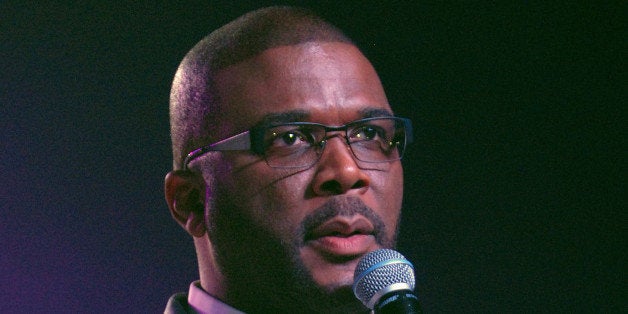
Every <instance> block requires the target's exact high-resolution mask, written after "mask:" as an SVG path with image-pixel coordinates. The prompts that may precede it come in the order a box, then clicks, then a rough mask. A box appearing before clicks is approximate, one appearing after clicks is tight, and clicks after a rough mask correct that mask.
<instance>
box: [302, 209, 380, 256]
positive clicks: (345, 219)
mask: <svg viewBox="0 0 628 314" xmlns="http://www.w3.org/2000/svg"><path fill="white" fill-rule="evenodd" d="M374 232H375V228H374V226H373V224H372V223H371V222H370V221H369V220H368V219H366V218H365V217H363V216H361V215H354V216H336V217H334V218H332V219H330V220H328V221H326V222H325V223H323V224H321V225H320V226H317V227H316V228H314V229H313V230H311V232H309V233H308V234H306V235H305V244H306V245H308V246H311V247H312V248H313V249H314V250H316V251H317V252H319V254H321V255H322V256H323V257H325V258H326V259H328V260H330V261H333V262H345V261H349V260H352V259H355V258H357V257H360V256H362V255H364V254H366V253H367V252H369V251H370V250H373V249H374V247H376V246H377V242H376V239H375V235H374Z"/></svg>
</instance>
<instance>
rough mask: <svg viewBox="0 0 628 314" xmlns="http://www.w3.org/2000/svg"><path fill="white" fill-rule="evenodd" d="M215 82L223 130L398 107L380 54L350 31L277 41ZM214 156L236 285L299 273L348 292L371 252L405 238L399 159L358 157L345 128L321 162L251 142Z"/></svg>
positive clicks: (265, 283) (339, 121)
mask: <svg viewBox="0 0 628 314" xmlns="http://www.w3.org/2000/svg"><path fill="white" fill-rule="evenodd" d="M215 83H216V85H215V87H216V90H217V95H218V97H219V100H220V103H221V109H220V113H219V114H218V115H219V116H221V117H222V118H221V121H220V122H219V123H220V124H221V130H220V132H219V134H216V136H215V137H214V138H215V139H216V140H219V139H222V138H227V137H228V136H231V135H234V134H237V133H239V132H242V131H245V130H247V129H249V128H251V127H253V126H254V125H257V124H259V123H260V122H262V121H266V120H269V119H270V120H273V121H274V120H277V119H278V120H280V121H284V119H288V121H284V122H293V121H295V120H297V121H306V122H317V123H322V124H326V125H331V126H339V125H344V124H346V123H348V122H351V121H354V120H357V119H361V118H366V117H370V116H373V115H375V116H381V115H382V113H383V112H386V113H388V114H390V113H391V109H390V107H389V105H388V102H387V99H386V96H385V94H384V91H383V88H382V86H381V83H380V81H379V79H378V77H377V75H376V73H375V71H374V69H373V68H372V66H371V65H370V64H369V63H368V61H367V60H366V59H365V58H364V57H363V56H362V54H361V53H360V52H359V51H358V50H357V49H356V48H355V47H353V46H351V45H348V44H343V43H307V44H302V45H296V46H281V47H276V48H271V49H268V50H266V51H264V52H263V53H261V54H259V55H257V56H255V57H253V58H251V59H248V60H246V61H244V62H241V63H238V64H236V65H234V66H230V67H228V68H226V69H223V70H221V71H220V72H218V74H217V75H216V76H215ZM201 160H202V159H201ZM208 162H209V161H208ZM212 162H213V163H214V164H213V165H212V168H213V169H214V171H215V173H214V182H215V187H214V189H213V191H210V192H208V193H210V194H208V198H210V199H212V200H213V201H212V205H213V207H214V208H210V209H208V213H207V219H208V225H209V235H210V239H211V241H212V244H213V245H214V246H215V248H216V251H217V253H216V255H217V261H218V263H219V264H220V265H221V271H223V272H224V273H225V277H226V278H227V285H228V286H229V288H228V290H229V289H231V290H246V289H249V290H251V289H253V290H257V291H256V293H258V294H262V295H263V294H264V293H265V292H262V291H261V290H263V289H275V288H276V286H285V285H288V286H289V285H294V284H295V282H296V284H297V286H301V287H309V286H311V287H316V288H318V290H319V291H322V293H323V294H325V293H330V294H332V295H333V294H334V293H338V292H339V291H344V292H343V293H344V294H347V291H348V287H349V286H350V285H351V284H352V282H353V272H354V269H355V266H356V264H357V262H358V260H359V259H360V257H361V256H363V255H364V254H366V253H368V252H370V251H373V250H375V249H378V248H381V247H392V246H393V245H394V241H395V235H396V231H397V224H398V219H399V215H400V209H401V202H402V194H403V179H402V167H401V163H400V162H399V161H395V162H386V163H377V164H365V163H362V162H358V161H356V159H355V158H354V156H353V155H352V153H351V151H350V150H349V147H348V146H347V144H346V143H345V142H344V140H343V139H342V137H333V138H331V139H330V140H329V141H328V142H327V144H326V147H325V150H324V152H323V154H322V156H321V158H320V160H319V161H318V162H317V163H316V164H314V165H313V166H311V167H306V168H291V169H277V168H271V167H270V166H268V164H267V163H266V162H265V160H264V158H263V157H262V156H259V155H256V154H253V153H250V152H223V153H220V154H219V155H218V156H217V158H215V159H214V160H213V161H212ZM236 287H238V288H237V289H236ZM260 289H261V290H260ZM245 294H246V292H243V291H240V292H239V293H238V297H243V296H244V295H245ZM233 297H235V296H231V297H230V296H227V298H233ZM251 297H254V296H253V295H251ZM351 298H353V296H351Z"/></svg>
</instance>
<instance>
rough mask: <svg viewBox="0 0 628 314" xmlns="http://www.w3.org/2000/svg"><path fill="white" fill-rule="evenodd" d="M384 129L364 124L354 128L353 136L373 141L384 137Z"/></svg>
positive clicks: (357, 138)
mask: <svg viewBox="0 0 628 314" xmlns="http://www.w3.org/2000/svg"><path fill="white" fill-rule="evenodd" d="M382 133H383V130H381V128H376V127H373V126H363V127H359V128H357V129H355V130H353V132H352V134H351V137H352V138H354V139H356V140H362V141H371V140H377V139H380V138H382V137H384V134H382Z"/></svg>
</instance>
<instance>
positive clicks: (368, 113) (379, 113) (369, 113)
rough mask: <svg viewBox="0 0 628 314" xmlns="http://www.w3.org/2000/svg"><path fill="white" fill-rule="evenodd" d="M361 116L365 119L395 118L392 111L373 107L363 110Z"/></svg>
mask: <svg viewBox="0 0 628 314" xmlns="http://www.w3.org/2000/svg"><path fill="white" fill-rule="evenodd" d="M360 115H361V116H362V118H363V119H366V118H377V117H392V116H394V115H393V113H392V112H391V111H390V110H386V109H382V108H373V107H369V108H364V109H361V110H360Z"/></svg>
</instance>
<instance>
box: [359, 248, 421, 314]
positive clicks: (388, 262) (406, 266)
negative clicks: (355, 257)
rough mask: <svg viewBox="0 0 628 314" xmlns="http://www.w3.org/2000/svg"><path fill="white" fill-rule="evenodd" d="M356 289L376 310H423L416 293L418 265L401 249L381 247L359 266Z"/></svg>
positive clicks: (398, 313)
mask: <svg viewBox="0 0 628 314" xmlns="http://www.w3.org/2000/svg"><path fill="white" fill-rule="evenodd" d="M353 282H354V283H353V293H354V294H355V296H356V297H357V298H358V299H359V300H360V301H361V302H362V303H363V304H364V305H366V307H368V308H369V309H371V310H373V312H374V313H375V314H389V313H390V314H402V313H403V314H408V313H422V311H421V308H420V306H419V299H418V298H417V297H416V296H415V295H414V293H413V292H412V291H414V285H415V280H414V266H412V263H410V262H409V261H408V260H407V259H406V258H405V257H404V256H403V255H401V253H399V252H397V251H394V250H390V249H380V250H376V251H373V252H370V253H368V254H366V255H365V256H364V257H363V258H362V259H361V260H360V262H358V266H357V267H356V268H355V273H354V277H353Z"/></svg>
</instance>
